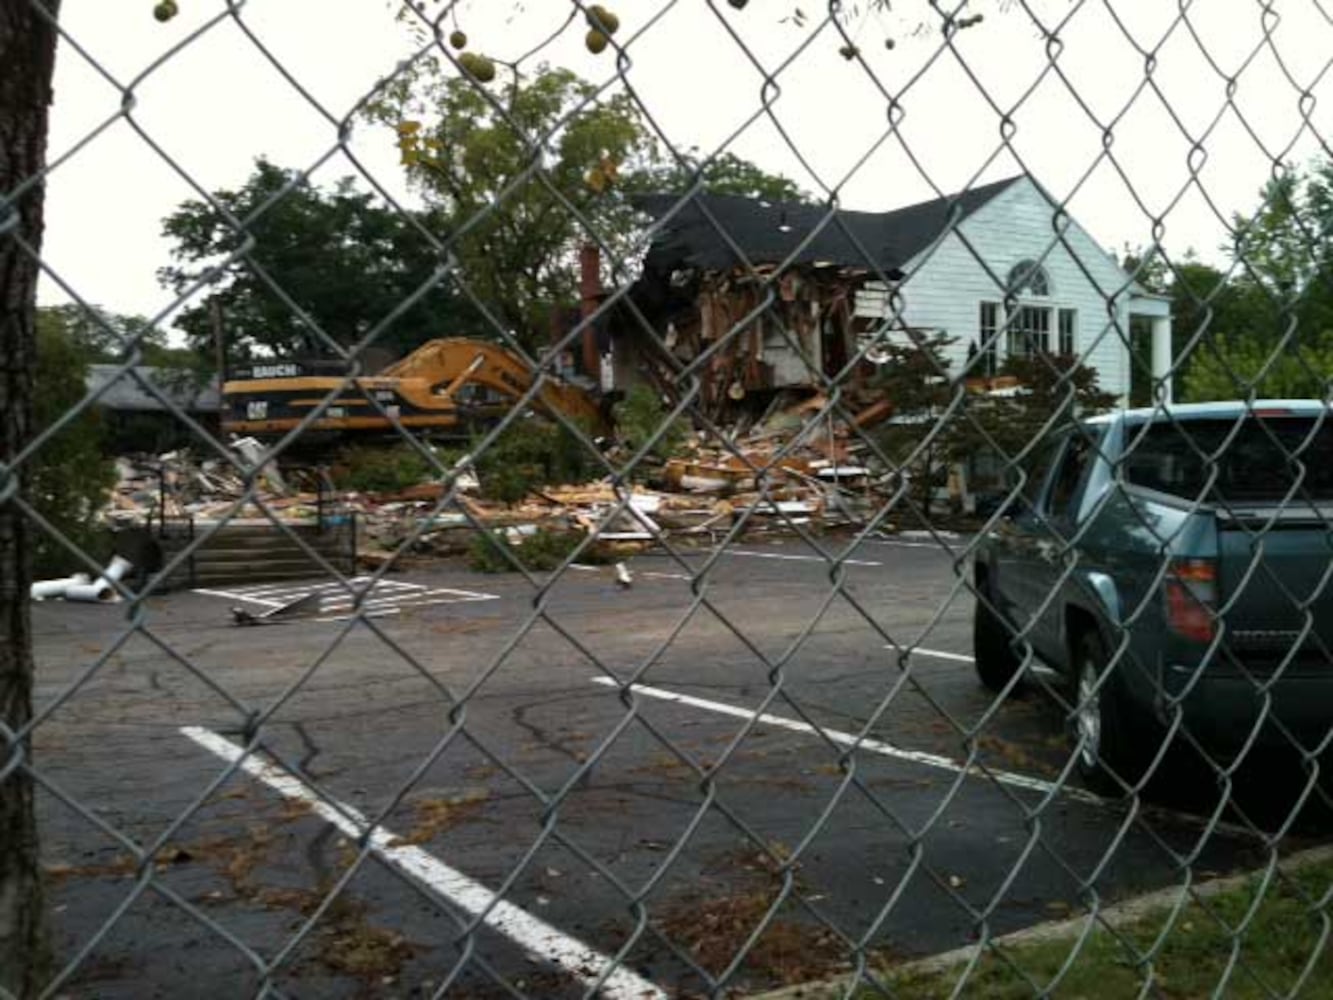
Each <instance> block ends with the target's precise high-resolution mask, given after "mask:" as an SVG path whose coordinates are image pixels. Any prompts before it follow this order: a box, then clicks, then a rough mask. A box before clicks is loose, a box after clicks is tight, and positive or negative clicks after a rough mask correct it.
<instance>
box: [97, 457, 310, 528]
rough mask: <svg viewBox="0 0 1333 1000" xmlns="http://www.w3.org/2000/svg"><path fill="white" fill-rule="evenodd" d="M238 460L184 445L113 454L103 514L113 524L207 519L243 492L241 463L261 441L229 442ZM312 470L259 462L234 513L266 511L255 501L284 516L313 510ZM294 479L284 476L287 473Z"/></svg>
mask: <svg viewBox="0 0 1333 1000" xmlns="http://www.w3.org/2000/svg"><path fill="white" fill-rule="evenodd" d="M233 448H234V450H235V451H236V453H237V456H238V463H239V465H238V464H233V463H232V462H229V461H226V460H224V459H222V458H217V457H213V458H203V459H200V458H199V457H198V456H196V455H194V454H193V453H192V452H190V451H188V450H184V449H182V450H178V451H171V452H166V453H165V454H161V455H145V454H137V455H122V456H120V457H118V458H117V459H116V479H117V482H116V485H115V487H114V488H113V489H112V491H111V496H110V498H109V501H108V506H107V508H106V510H105V511H104V512H103V520H104V521H105V522H106V523H107V524H108V525H110V526H112V527H120V526H126V525H132V524H144V523H152V522H155V521H156V522H165V521H170V520H181V519H186V518H190V517H193V518H195V519H197V520H209V519H213V518H220V517H224V516H226V515H227V514H228V513H229V512H231V511H232V509H233V508H234V507H235V506H236V502H237V501H238V500H240V499H241V498H242V497H244V496H245V494H246V485H245V478H244V476H242V474H241V473H240V471H238V470H239V469H240V468H244V467H245V466H246V465H251V466H253V465H255V464H257V463H258V461H259V459H261V458H262V457H263V446H262V445H261V444H260V443H259V442H258V441H255V440H254V438H241V439H240V440H238V441H236V442H234V443H233ZM315 475H316V472H315V470H296V472H295V473H292V472H289V473H287V474H285V475H284V474H283V473H281V472H279V470H278V468H277V466H276V465H275V464H274V463H273V462H269V463H267V464H265V465H264V466H262V467H261V468H260V471H259V473H258V474H257V475H256V477H255V489H254V492H253V494H252V496H251V498H250V499H249V500H247V501H246V503H245V504H244V505H243V506H242V507H241V509H240V510H238V511H237V512H236V514H235V515H234V516H236V517H238V518H242V519H244V518H259V517H264V516H265V515H264V513H263V511H262V510H261V509H260V507H259V503H261V502H262V503H263V505H264V507H266V508H268V509H269V510H271V511H273V512H274V513H275V514H277V516H279V517H282V518H283V519H285V520H293V521H303V520H307V519H312V518H314V517H316V516H317V510H316V508H317V506H318V504H319V501H320V494H319V483H318V482H317V481H314V477H315ZM289 478H290V479H291V480H292V482H290V483H289V482H288V479H289Z"/></svg>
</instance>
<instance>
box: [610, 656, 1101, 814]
mask: <svg viewBox="0 0 1333 1000" xmlns="http://www.w3.org/2000/svg"><path fill="white" fill-rule="evenodd" d="M592 680H593V683H595V684H601V685H602V686H603V687H616V686H617V684H616V682H615V681H613V680H611V678H609V677H594V678H592ZM630 690H632V691H634V693H635V694H641V695H646V696H647V697H649V698H659V699H661V700H662V701H671V702H675V703H677V704H679V705H689V706H691V707H692V708H702V709H704V710H705V711H709V712H717V713H718V714H719V715H730V716H733V717H734V718H737V719H754V720H756V721H758V722H762V723H763V724H764V725H766V726H776V727H777V728H779V729H789V730H791V731H792V732H794V733H809V734H811V735H812V736H823V737H824V738H826V739H828V740H829V741H831V742H833V743H838V744H841V745H842V746H855V747H857V748H859V749H861V750H865V751H866V752H868V753H876V754H881V755H883V756H885V757H893V758H895V759H897V760H905V761H910V762H911V763H913V764H924V765H925V766H926V767H937V768H940V769H941V770H945V771H952V772H953V773H954V774H976V775H983V776H988V777H990V778H993V779H994V780H995V781H998V782H999V783H1000V784H1002V785H1011V786H1013V787H1014V788H1025V789H1027V790H1028V791H1032V792H1041V793H1043V794H1050V793H1051V792H1059V793H1061V794H1063V795H1067V796H1069V797H1070V798H1072V799H1077V800H1078V801H1080V802H1092V803H1097V804H1099V805H1100V804H1103V803H1105V802H1107V801H1108V800H1106V799H1103V798H1102V797H1101V796H1100V795H1094V794H1093V793H1092V792H1089V791H1087V790H1086V789H1082V788H1075V787H1070V786H1069V785H1063V784H1061V785H1057V784H1055V783H1054V782H1051V781H1043V780H1042V779H1041V778H1031V777H1029V776H1028V775H1026V774H1015V773H1014V772H1012V771H997V770H995V769H993V768H989V769H987V770H986V771H984V772H983V771H982V770H981V769H980V768H977V767H965V766H964V765H963V764H960V763H959V762H958V761H956V760H954V759H953V758H952V757H945V756H943V755H941V754H935V753H926V752H925V751H922V750H904V749H903V748H902V747H896V746H894V745H893V744H892V743H885V742H884V741H883V740H876V739H870V738H869V737H858V736H855V735H853V734H852V733H844V732H841V731H840V730H837V729H829V728H827V727H820V728H818V729H816V728H815V727H814V726H812V725H810V724H809V723H808V722H801V721H799V720H797V719H788V718H785V717H784V716H781V715H772V714H770V713H768V712H755V711H753V710H752V709H748V708H741V707H740V706H739V705H728V704H726V703H725V702H720V701H709V700H708V699H707V698H695V697H694V696H693V695H688V694H677V693H676V692H675V691H666V690H664V689H662V688H656V687H649V686H648V685H646V684H635V685H633V687H632V688H631V689H630Z"/></svg>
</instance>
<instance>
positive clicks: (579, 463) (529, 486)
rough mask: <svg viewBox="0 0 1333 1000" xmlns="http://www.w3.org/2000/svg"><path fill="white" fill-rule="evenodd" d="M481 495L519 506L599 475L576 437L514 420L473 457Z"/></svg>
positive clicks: (542, 423) (541, 423) (558, 429)
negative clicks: (536, 493) (538, 493)
mask: <svg viewBox="0 0 1333 1000" xmlns="http://www.w3.org/2000/svg"><path fill="white" fill-rule="evenodd" d="M475 465H476V470H477V479H478V480H479V481H480V483H481V491H482V493H483V494H484V495H485V496H486V497H488V498H490V499H492V500H499V501H501V502H502V503H517V502H518V501H519V500H522V499H523V498H524V497H525V496H527V495H528V494H529V493H531V492H532V491H533V490H535V489H540V488H541V487H543V486H558V485H561V484H564V483H582V482H586V481H587V480H588V479H589V478H591V477H592V476H595V475H597V474H598V472H600V471H601V468H600V466H599V464H598V463H597V461H596V459H595V457H594V456H593V455H592V454H591V452H590V451H589V449H588V448H587V446H586V445H584V444H583V443H582V442H581V441H580V440H579V439H578V437H577V436H575V435H574V434H573V433H572V432H570V431H568V430H566V429H565V427H563V426H562V425H560V424H552V423H547V422H546V421H542V420H518V421H515V422H514V423H513V424H511V425H510V426H509V427H507V428H505V430H504V432H503V433H502V434H501V435H500V436H499V437H498V438H496V439H495V441H493V442H492V443H491V444H490V445H489V446H488V447H486V448H485V449H483V450H481V451H480V453H479V454H477V455H476V458H475Z"/></svg>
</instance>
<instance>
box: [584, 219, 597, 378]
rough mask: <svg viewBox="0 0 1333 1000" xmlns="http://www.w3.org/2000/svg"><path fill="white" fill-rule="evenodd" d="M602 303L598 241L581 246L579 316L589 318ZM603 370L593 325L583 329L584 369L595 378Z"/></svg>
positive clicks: (585, 372)
mask: <svg viewBox="0 0 1333 1000" xmlns="http://www.w3.org/2000/svg"><path fill="white" fill-rule="evenodd" d="M601 304H602V253H601V250H600V249H599V248H598V246H597V244H596V243H585V244H583V246H582V247H580V248H579V317H580V318H581V319H585V320H586V319H587V318H588V317H589V316H591V315H592V314H593V313H595V312H596V311H597V307H598V306H599V305H601ZM600 370H601V358H600V357H599V356H598V353H597V332H596V331H595V330H594V329H593V328H592V326H591V325H589V326H588V327H586V328H585V329H584V331H583V371H584V374H586V375H590V376H592V377H593V378H597V377H598V373H599V372H600Z"/></svg>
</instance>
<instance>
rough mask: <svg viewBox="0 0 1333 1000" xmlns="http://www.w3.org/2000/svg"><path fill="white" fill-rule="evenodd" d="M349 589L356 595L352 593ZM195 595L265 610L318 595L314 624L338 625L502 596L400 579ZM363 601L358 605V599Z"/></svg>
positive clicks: (360, 578) (363, 579)
mask: <svg viewBox="0 0 1333 1000" xmlns="http://www.w3.org/2000/svg"><path fill="white" fill-rule="evenodd" d="M349 588H350V590H352V591H355V592H356V596H353V594H352V593H349ZM194 593H196V594H205V595H207V596H209V597H221V598H224V599H225V600H229V601H246V602H250V603H252V604H257V605H262V606H264V607H265V608H278V607H281V606H282V605H284V604H287V603H288V602H290V601H295V600H300V599H302V598H306V597H311V596H318V597H319V605H318V608H317V609H316V610H315V618H314V620H315V621H318V622H336V621H346V620H347V619H348V618H353V617H356V615H357V614H358V607H359V609H360V610H359V613H360V615H361V616H362V617H382V616H386V615H397V614H400V613H401V612H402V611H403V610H405V609H409V608H426V607H434V606H436V605H440V604H468V603H473V602H476V601H497V600H499V599H500V595H499V594H486V593H482V592H481V591H476V590H460V589H458V588H455V587H429V586H427V585H426V584H422V583H405V582H402V581H399V580H373V579H372V578H371V577H368V576H357V577H353V578H351V579H350V580H348V581H347V583H346V584H343V583H340V582H337V581H333V582H321V583H306V584H282V585H275V584H262V585H258V586H253V587H234V588H232V589H231V590H204V589H197V590H195V591H194ZM358 597H359V598H360V600H359V602H358V600H357V598H358Z"/></svg>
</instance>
